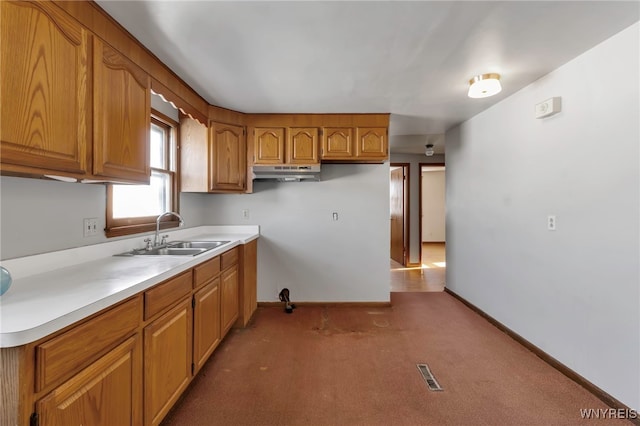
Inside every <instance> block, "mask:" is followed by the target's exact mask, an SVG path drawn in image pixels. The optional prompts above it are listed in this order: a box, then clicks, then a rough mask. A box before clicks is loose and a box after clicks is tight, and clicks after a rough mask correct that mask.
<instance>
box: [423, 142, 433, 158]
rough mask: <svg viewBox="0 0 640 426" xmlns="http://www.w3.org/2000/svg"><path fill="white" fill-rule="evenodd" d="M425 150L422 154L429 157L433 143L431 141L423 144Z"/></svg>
mask: <svg viewBox="0 0 640 426" xmlns="http://www.w3.org/2000/svg"><path fill="white" fill-rule="evenodd" d="M425 148H426V149H425V151H424V155H426V156H427V157H431V156H432V155H433V144H432V143H428V144H426V145H425Z"/></svg>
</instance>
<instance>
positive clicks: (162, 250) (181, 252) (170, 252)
mask: <svg viewBox="0 0 640 426" xmlns="http://www.w3.org/2000/svg"><path fill="white" fill-rule="evenodd" d="M205 251H207V249H206V248H179V247H158V248H154V249H151V250H142V251H140V252H138V253H136V254H135V255H136V256H195V255H196V254H200V253H204V252H205Z"/></svg>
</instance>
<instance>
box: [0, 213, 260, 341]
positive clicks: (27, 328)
mask: <svg viewBox="0 0 640 426" xmlns="http://www.w3.org/2000/svg"><path fill="white" fill-rule="evenodd" d="M259 232H260V231H259V227H258V226H228V227H227V226H201V227H197V228H188V229H185V230H180V231H176V232H174V233H171V232H168V233H169V234H170V238H169V239H170V240H178V239H185V240H224V241H230V242H229V243H228V244H225V245H223V246H221V247H218V248H216V249H213V250H209V251H206V252H204V253H202V254H200V255H197V256H133V257H120V256H113V255H114V254H116V253H122V252H125V251H128V250H131V249H133V248H140V247H142V246H143V245H141V244H140V242H139V241H137V240H139V239H140V238H139V237H138V238H136V239H131V240H120V241H115V242H110V243H104V244H96V245H94V246H87V247H79V248H75V249H69V250H61V251H57V252H53V253H46V254H42V255H35V256H27V257H23V258H19V259H11V260H5V261H2V266H4V267H5V268H7V269H8V270H9V271H10V272H11V273H12V275H13V284H12V286H11V288H10V289H9V291H7V292H6V293H5V294H4V295H2V296H1V297H0V348H6V347H14V346H19V345H24V344H27V343H30V342H33V341H36V340H38V339H40V338H42V337H45V336H47V335H49V334H51V333H53V332H56V331H58V330H60V329H62V328H64V327H66V326H68V325H71V324H73V323H75V322H77V321H79V320H82V319H84V318H86V317H88V316H90V315H92V314H94V313H96V312H99V311H101V310H102V309H104V308H107V307H109V306H111V305H114V304H115V303H118V302H120V301H122V300H125V299H126V298H128V297H130V296H133V295H134V294H137V293H139V292H141V291H143V290H145V289H147V288H149V287H152V286H154V285H156V284H158V283H160V282H162V281H164V280H165V279H167V278H170V277H172V276H174V275H176V274H178V273H180V272H183V271H186V270H188V269H190V268H192V267H194V266H195V265H198V264H200V263H202V262H204V261H205V260H208V259H211V258H213V257H215V256H218V255H219V254H221V253H223V252H225V251H227V250H229V249H231V248H233V247H235V246H238V245H240V244H246V243H248V242H250V241H252V240H254V239H256V238H258V236H259ZM164 233H165V232H163V234H164ZM132 244H134V245H133V246H132Z"/></svg>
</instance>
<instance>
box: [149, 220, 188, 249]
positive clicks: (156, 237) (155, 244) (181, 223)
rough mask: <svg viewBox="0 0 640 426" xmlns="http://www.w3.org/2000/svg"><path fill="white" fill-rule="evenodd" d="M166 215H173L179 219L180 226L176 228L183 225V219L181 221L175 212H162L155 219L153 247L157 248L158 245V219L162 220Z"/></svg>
mask: <svg viewBox="0 0 640 426" xmlns="http://www.w3.org/2000/svg"><path fill="white" fill-rule="evenodd" d="M168 215H174V216H175V217H177V218H178V219H180V224H179V225H178V226H182V225H184V219H182V216H180V215H179V214H178V213H176V212H164V213H162V214H161V215H160V216H158V218H157V219H156V236H155V237H154V239H153V246H154V247H157V246H159V245H160V244H159V243H158V234H159V233H160V219H162V218H163V217H165V216H168Z"/></svg>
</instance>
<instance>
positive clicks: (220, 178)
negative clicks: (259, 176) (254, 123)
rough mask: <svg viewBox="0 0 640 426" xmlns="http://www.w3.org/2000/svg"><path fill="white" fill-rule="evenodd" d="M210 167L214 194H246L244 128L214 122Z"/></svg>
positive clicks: (211, 127) (212, 125) (212, 124)
mask: <svg viewBox="0 0 640 426" xmlns="http://www.w3.org/2000/svg"><path fill="white" fill-rule="evenodd" d="M210 129H211V130H210V132H211V136H210V138H211V139H210V141H211V146H210V148H209V155H210V160H209V167H210V171H209V173H210V175H211V191H212V192H244V190H245V188H246V179H247V161H246V152H247V151H246V140H245V135H244V128H243V127H241V126H233V125H230V124H221V123H215V122H212V123H211V126H210Z"/></svg>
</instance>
